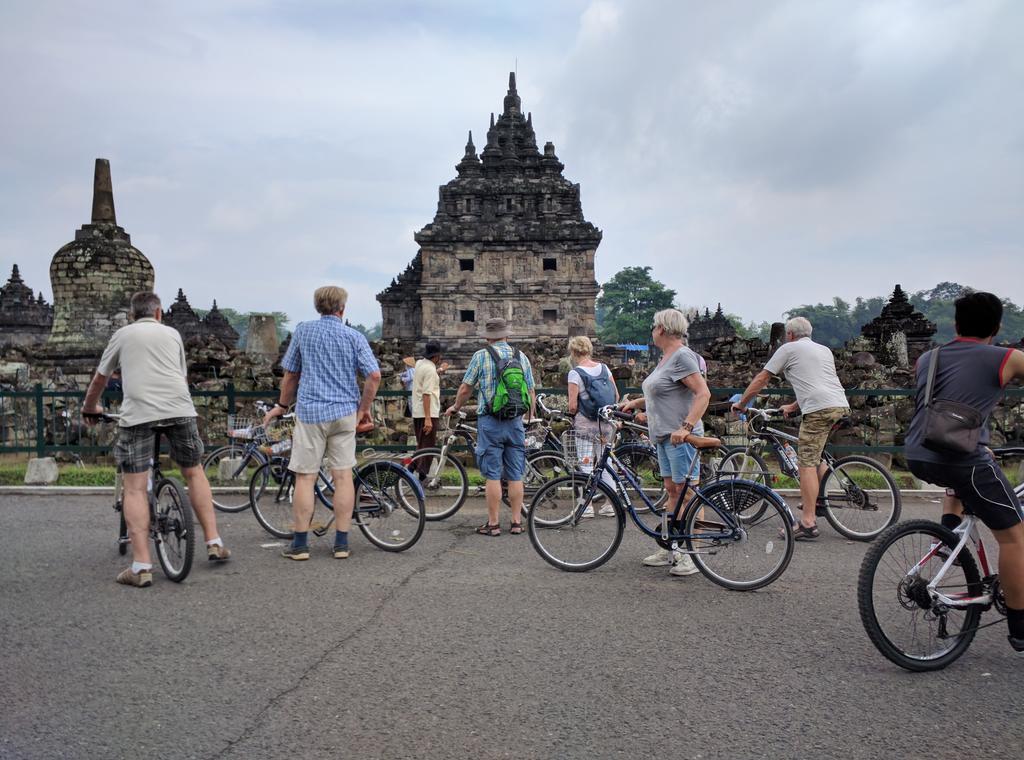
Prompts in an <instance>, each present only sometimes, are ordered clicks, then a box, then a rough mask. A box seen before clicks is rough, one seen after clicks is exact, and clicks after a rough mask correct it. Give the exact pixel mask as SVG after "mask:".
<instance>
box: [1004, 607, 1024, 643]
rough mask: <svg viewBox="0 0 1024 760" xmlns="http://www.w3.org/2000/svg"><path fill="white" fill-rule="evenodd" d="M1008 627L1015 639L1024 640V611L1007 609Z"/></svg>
mask: <svg viewBox="0 0 1024 760" xmlns="http://www.w3.org/2000/svg"><path fill="white" fill-rule="evenodd" d="M1006 625H1007V626H1009V628H1010V635H1011V636H1013V638H1015V639H1024V610H1015V609H1012V608H1010V607H1007V608H1006Z"/></svg>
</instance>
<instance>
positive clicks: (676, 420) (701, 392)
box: [622, 309, 711, 575]
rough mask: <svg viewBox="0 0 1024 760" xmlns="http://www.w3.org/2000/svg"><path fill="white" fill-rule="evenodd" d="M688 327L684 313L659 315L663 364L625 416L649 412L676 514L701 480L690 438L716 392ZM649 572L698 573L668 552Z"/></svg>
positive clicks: (699, 429)
mask: <svg viewBox="0 0 1024 760" xmlns="http://www.w3.org/2000/svg"><path fill="white" fill-rule="evenodd" d="M688 327H689V324H688V323H687V321H686V317H685V316H683V313H682V312H680V311H677V310H676V309H665V310H664V311H659V312H658V313H657V314H655V315H654V324H653V325H652V326H651V339H652V342H653V343H654V345H655V346H657V347H658V348H659V349H660V350H661V352H662V358H661V361H660V362H659V363H658V366H657V367H656V368H655V369H654V371H653V372H651V374H649V375H648V376H647V379H646V380H644V382H643V390H644V395H643V398H639V399H634V400H633V401H629V402H627V403H626V404H624V405H623V407H622V408H623V409H624V410H627V411H628V410H631V409H644V408H646V410H647V427H648V430H649V431H650V435H651V440H653V441H654V445H655V448H656V449H657V451H658V464H659V465H660V467H661V476H662V478H664V480H665V490H666V491H667V492H668V498H669V504H671V505H672V507H673V508H674V507H675V505H676V504H677V503H678V501H679V496H680V494H681V493H682V492H683V491H684V489H685V488H686V481H687V479H689V480H690V481H692V482H697V481H698V480H700V463H699V462H698V461H697V450H696V449H695V448H694V447H693V446H691V445H690V444H688V443H686V442H685V441H686V437H687V436H688V435H690V433H691V432H692V433H695V434H696V435H702V434H703V432H704V428H703V426H702V425H701V421H700V420H701V417H703V416H704V412H705V411H706V410H707V408H708V402H709V401H710V400H711V391H710V390H708V384H707V382H706V381H705V380H704V377H703V375H701V372H700V363H699V359H698V357H697V355H696V354H695V353H694V352H693V351H691V350H690V349H689V348H687V347H686V345H685V344H684V343H683V340H684V337H685V335H686V330H687V328H688ZM644 564H645V565H648V566H654V567H659V566H665V565H671V564H674V565H675V566H674V567H673V568H672V574H673V575H690V574H692V573H695V572H697V568H696V567H695V566H694V564H693V562H692V561H691V560H690V558H689V557H688V556H687V555H685V554H681V553H678V552H668V551H666V550H664V549H662V550H659V551H658V552H657V553H655V554H652V555H651V556H650V557H647V558H646V559H645V560H644Z"/></svg>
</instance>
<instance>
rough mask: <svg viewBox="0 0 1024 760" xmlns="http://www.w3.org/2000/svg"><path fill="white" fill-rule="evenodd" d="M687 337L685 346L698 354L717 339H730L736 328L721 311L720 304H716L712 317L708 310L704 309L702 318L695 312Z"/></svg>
mask: <svg viewBox="0 0 1024 760" xmlns="http://www.w3.org/2000/svg"><path fill="white" fill-rule="evenodd" d="M687 335H688V336H689V337H688V341H687V345H689V347H690V348H691V349H693V350H694V351H696V352H697V353H698V354H699V353H702V352H703V351H704V350H706V349H707V348H708V346H709V345H711V343H712V342H713V341H715V340H717V339H718V338H731V337H733V336H734V335H736V328H735V327H733V324H732V322H730V321H729V320H728V318H727V317H726V316H725V313H724V312H723V311H722V304H718V309H716V310H715V313H714V315H712V314H711V312H710V310H708V309H704V316H703V317H702V316H701V315H700V312H697V313H696V314H695V315H694V317H693V319H691V320H690V329H689V331H688V332H687Z"/></svg>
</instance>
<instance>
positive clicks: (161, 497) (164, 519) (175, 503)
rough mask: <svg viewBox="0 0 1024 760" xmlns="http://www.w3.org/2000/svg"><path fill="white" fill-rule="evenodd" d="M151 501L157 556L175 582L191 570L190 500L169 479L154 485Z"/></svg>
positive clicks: (193, 531)
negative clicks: (152, 502)
mask: <svg viewBox="0 0 1024 760" xmlns="http://www.w3.org/2000/svg"><path fill="white" fill-rule="evenodd" d="M153 500H154V502H155V503H154V513H155V515H154V516H155V519H154V524H153V531H154V534H155V540H156V556H157V558H158V559H159V560H160V567H162V568H163V569H164V575H166V576H167V577H168V578H169V579H170V580H172V581H174V582H175V583H181V582H182V581H183V580H185V576H187V575H188V573H189V571H190V570H191V569H192V555H193V554H194V552H195V540H196V533H195V526H194V525H193V519H192V503H191V502H190V501H189V500H188V494H186V493H185V489H184V488H183V487H182V486H181V484H180V483H178V482H177V481H176V480H171V479H170V478H164V479H163V480H160V481H159V482H158V483H157V484H156V489H155V490H154V491H153Z"/></svg>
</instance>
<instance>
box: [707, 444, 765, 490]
mask: <svg viewBox="0 0 1024 760" xmlns="http://www.w3.org/2000/svg"><path fill="white" fill-rule="evenodd" d="M717 474H718V477H720V478H741V479H743V480H749V481H752V482H754V483H760V484H761V485H763V486H766V487H767V488H771V487H772V474H771V472H769V471H768V465H766V464H765V461H764V459H762V458H761V455H760V454H758V453H757V452H756V451H755V450H754V449H753V448H746V449H734V450H733V451H730V452H729V453H728V454H726V455H725V457H723V458H722V462H721V464H720V465H718V472H717Z"/></svg>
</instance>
